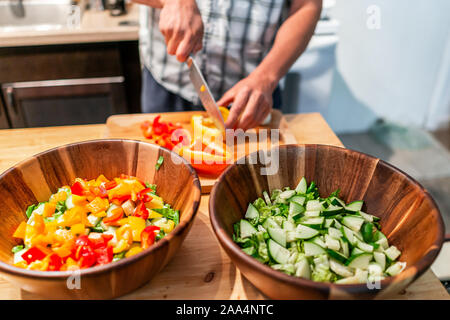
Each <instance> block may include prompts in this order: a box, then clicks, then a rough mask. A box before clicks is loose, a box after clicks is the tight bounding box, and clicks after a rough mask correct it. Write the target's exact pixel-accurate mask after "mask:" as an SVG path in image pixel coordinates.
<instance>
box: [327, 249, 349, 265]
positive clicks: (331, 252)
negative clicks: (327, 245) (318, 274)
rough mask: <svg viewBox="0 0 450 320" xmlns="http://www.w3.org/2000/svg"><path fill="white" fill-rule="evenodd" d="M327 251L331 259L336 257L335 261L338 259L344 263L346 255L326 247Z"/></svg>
mask: <svg viewBox="0 0 450 320" xmlns="http://www.w3.org/2000/svg"><path fill="white" fill-rule="evenodd" d="M327 253H328V255H329V256H330V257H332V258H333V259H336V260H337V261H339V262H341V263H345V262H346V261H347V257H346V256H344V255H343V254H342V253H340V252H338V251H335V250H332V249H327Z"/></svg>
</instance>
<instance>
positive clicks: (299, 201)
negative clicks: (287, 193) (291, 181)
mask: <svg viewBox="0 0 450 320" xmlns="http://www.w3.org/2000/svg"><path fill="white" fill-rule="evenodd" d="M289 202H295V203H297V204H299V205H301V206H303V205H304V204H305V197H302V196H293V197H292V198H290V199H289Z"/></svg>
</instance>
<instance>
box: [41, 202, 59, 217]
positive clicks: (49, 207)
mask: <svg viewBox="0 0 450 320" xmlns="http://www.w3.org/2000/svg"><path fill="white" fill-rule="evenodd" d="M55 210H56V204H55V203H54V202H47V203H46V204H45V205H44V211H43V212H42V216H43V217H45V218H46V217H51V216H52V215H53V214H54V213H55Z"/></svg>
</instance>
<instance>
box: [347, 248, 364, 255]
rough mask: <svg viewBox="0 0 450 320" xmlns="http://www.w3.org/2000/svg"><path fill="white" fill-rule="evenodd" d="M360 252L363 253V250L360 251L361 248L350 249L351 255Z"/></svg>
mask: <svg viewBox="0 0 450 320" xmlns="http://www.w3.org/2000/svg"><path fill="white" fill-rule="evenodd" d="M361 253H365V251H362V250H361V249H359V248H356V247H355V248H353V249H352V252H351V254H350V255H351V256H358V255H360V254H361Z"/></svg>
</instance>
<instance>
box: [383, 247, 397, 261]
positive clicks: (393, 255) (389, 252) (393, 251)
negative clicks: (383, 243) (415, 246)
mask: <svg viewBox="0 0 450 320" xmlns="http://www.w3.org/2000/svg"><path fill="white" fill-rule="evenodd" d="M384 254H385V255H386V256H387V257H388V258H389V259H391V260H392V261H394V260H396V259H397V258H398V257H399V256H400V254H401V252H400V250H398V249H397V247H395V246H390V247H389V248H388V249H386V250H384Z"/></svg>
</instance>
